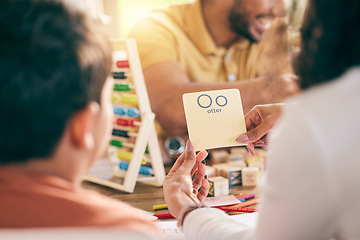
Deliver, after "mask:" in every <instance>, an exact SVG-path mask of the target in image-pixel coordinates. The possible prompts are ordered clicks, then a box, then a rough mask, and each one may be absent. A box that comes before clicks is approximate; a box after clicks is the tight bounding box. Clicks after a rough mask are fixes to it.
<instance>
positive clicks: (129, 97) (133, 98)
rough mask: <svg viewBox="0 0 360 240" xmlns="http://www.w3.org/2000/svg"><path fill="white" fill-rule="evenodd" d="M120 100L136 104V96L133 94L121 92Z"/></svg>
mask: <svg viewBox="0 0 360 240" xmlns="http://www.w3.org/2000/svg"><path fill="white" fill-rule="evenodd" d="M121 102H122V103H128V104H133V105H137V104H138V98H137V96H136V95H135V94H123V95H121Z"/></svg>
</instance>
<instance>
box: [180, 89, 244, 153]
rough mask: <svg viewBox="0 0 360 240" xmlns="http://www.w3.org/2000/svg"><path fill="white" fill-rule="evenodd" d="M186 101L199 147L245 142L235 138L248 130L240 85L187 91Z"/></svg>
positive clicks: (191, 131)
mask: <svg viewBox="0 0 360 240" xmlns="http://www.w3.org/2000/svg"><path fill="white" fill-rule="evenodd" d="M183 104H184V109H185V116H186V123H187V127H188V132H189V138H190V140H191V142H192V144H193V146H194V149H195V151H199V150H205V149H212V148H221V147H231V146H241V145H242V144H240V143H238V142H236V141H235V139H236V138H237V137H238V136H240V135H241V134H243V133H245V132H246V125H245V119H244V112H243V108H242V104H241V97H240V92H239V90H238V89H225V90H215V91H205V92H194V93H186V94H184V95H183Z"/></svg>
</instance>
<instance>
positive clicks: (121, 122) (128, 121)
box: [116, 118, 136, 127]
mask: <svg viewBox="0 0 360 240" xmlns="http://www.w3.org/2000/svg"><path fill="white" fill-rule="evenodd" d="M135 122H136V121H135V120H133V119H124V118H118V119H116V124H117V125H119V126H124V127H136V125H135Z"/></svg>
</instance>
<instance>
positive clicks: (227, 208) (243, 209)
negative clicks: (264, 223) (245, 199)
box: [219, 207, 256, 212]
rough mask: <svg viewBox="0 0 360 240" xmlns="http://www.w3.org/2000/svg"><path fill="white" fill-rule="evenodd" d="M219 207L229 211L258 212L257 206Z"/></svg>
mask: <svg viewBox="0 0 360 240" xmlns="http://www.w3.org/2000/svg"><path fill="white" fill-rule="evenodd" d="M219 209H221V210H223V211H227V212H256V209H255V208H242V207H219Z"/></svg>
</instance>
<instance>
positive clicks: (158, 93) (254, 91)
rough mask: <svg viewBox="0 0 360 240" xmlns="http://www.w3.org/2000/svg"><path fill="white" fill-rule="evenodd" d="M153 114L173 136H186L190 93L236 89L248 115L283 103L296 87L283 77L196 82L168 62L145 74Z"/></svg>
mask: <svg viewBox="0 0 360 240" xmlns="http://www.w3.org/2000/svg"><path fill="white" fill-rule="evenodd" d="M144 76H145V80H146V84H147V89H148V92H149V97H150V103H151V106H152V110H153V111H154V112H155V114H156V118H157V120H158V121H159V123H160V124H161V125H162V126H163V127H164V128H165V130H166V131H167V132H169V133H170V134H172V135H180V136H181V135H186V134H187V129H186V120H185V114H184V109H183V104H182V95H183V94H184V93H189V92H198V91H211V90H219V89H230V88H236V89H239V90H240V93H241V98H242V104H243V109H244V113H245V114H246V113H247V112H248V111H249V110H250V109H251V108H252V107H253V106H255V105H258V104H266V103H275V102H282V101H283V100H284V98H285V97H288V96H289V95H292V94H294V93H295V92H296V89H295V90H294V83H292V82H291V81H289V80H288V79H286V78H284V77H282V76H276V77H274V76H273V77H268V76H263V77H259V78H255V79H250V80H246V81H235V82H217V83H208V82H193V81H191V80H190V79H189V78H188V76H187V75H186V74H185V72H184V71H183V70H182V69H181V68H180V66H178V64H177V63H172V62H167V63H159V64H156V65H153V66H151V67H149V68H147V69H145V70H144Z"/></svg>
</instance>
